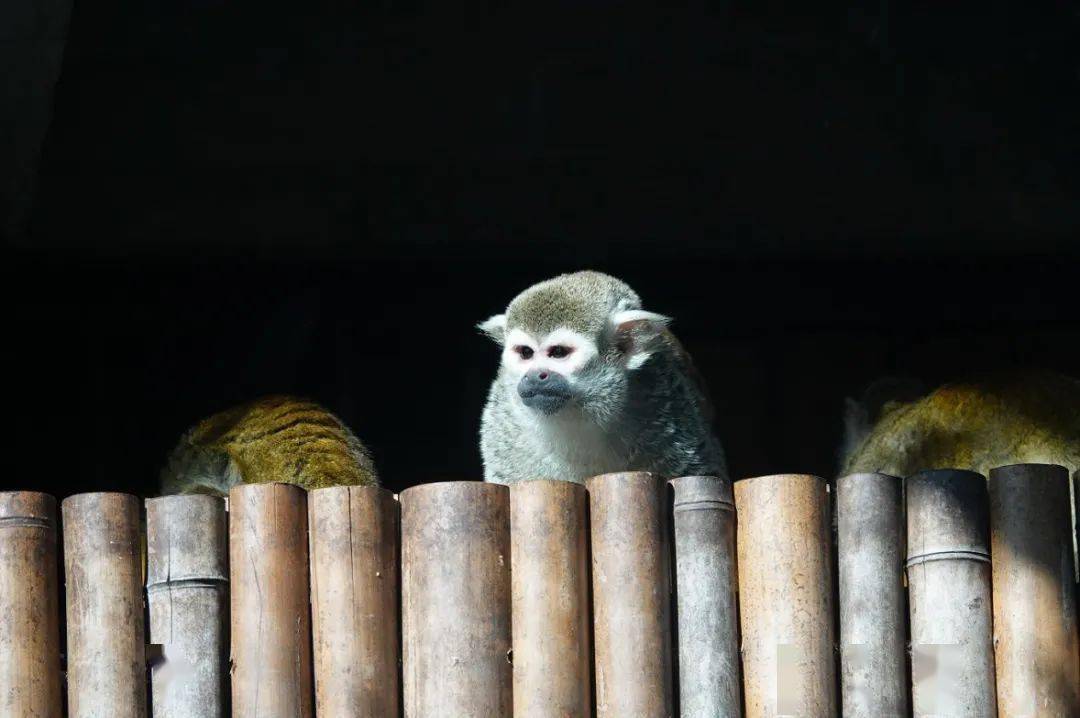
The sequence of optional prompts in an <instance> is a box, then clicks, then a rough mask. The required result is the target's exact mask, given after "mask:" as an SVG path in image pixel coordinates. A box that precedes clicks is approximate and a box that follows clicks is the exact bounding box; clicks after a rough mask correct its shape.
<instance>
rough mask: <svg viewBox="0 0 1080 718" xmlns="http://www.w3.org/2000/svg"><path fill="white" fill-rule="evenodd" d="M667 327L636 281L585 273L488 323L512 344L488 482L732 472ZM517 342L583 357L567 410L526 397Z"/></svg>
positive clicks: (492, 398)
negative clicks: (645, 305)
mask: <svg viewBox="0 0 1080 718" xmlns="http://www.w3.org/2000/svg"><path fill="white" fill-rule="evenodd" d="M668 321H669V320H668V319H667V318H666V317H662V316H660V315H657V314H653V313H651V312H645V311H643V310H641V300H640V298H639V297H638V295H637V294H636V293H635V292H634V290H632V289H631V288H630V287H629V286H628V285H627V284H626V283H624V282H622V281H620V280H618V279H616V278H614V277H611V276H608V275H606V274H601V273H599V272H592V271H582V272H575V273H573V274H564V275H560V276H558V277H555V278H554V279H550V280H547V281H544V282H540V283H539V284H536V285H534V286H532V287H530V288H528V289H526V290H525V291H523V292H522V293H521V294H519V295H518V296H517V297H515V298H514V300H513V301H511V302H510V305H509V306H508V307H507V310H506V312H505V314H501V315H496V316H495V317H492V318H491V319H489V320H488V321H486V322H484V323H482V324H481V325H480V328H481V329H482V330H484V331H485V332H486V333H487V334H488V335H490V336H491V337H492V338H493V339H495V341H497V342H498V343H499V344H500V345H501V346H502V347H503V361H502V363H501V364H500V367H499V371H498V374H497V376H496V377H495V380H494V381H493V382H492V384H491V388H490V391H489V392H488V401H487V405H486V406H485V408H484V412H483V418H482V422H481V431H480V447H481V453H482V455H483V461H484V478H485V480H487V481H492V482H496V483H504V484H505V483H511V482H515V481H520V480H523V479H533V478H553V479H562V480H568V481H576V482H583V481H584V480H585V479H586V478H588V477H590V476H595V475H598V474H602V473H608V472H614V471H628V470H642V471H651V472H654V473H657V474H659V475H662V476H669V477H674V476H684V475H690V474H704V475H719V476H724V475H726V466H725V462H724V453H723V450H722V449H721V446H720V443H719V442H718V441H717V439H716V438H715V437H714V436H713V434H712V431H711V429H710V426H709V424H710V418H711V411H710V408H709V402H708V399H707V395H706V392H705V388H704V385H703V383H702V382H701V380H700V378H699V377H698V375H697V373H696V371H695V370H694V367H693V364H692V362H691V360H690V357H689V356H688V355H687V353H686V352H685V351H684V350H683V349H682V347H681V346H680V345H679V343H678V341H677V340H676V339H675V337H674V335H672V334H671V332H670V331H668V330H667V328H666V324H667V322H668ZM514 337H518V341H522V342H528V343H529V345H530V346H535V348H536V349H535V350H536V352H538V353H537V354H536V356H537V357H540V356H541V355H542V354H543V353H544V352H545V351H550V347H552V346H554V348H556V349H557V348H558V345H560V344H562V343H563V342H566V343H567V346H568V347H569V348H570V349H571V350H572V351H573V352H575V353H574V354H571V355H570V356H569V357H567V358H566V359H565V364H566V366H568V367H570V368H569V369H567V371H566V372H564V373H565V374H566V377H567V384H568V385H569V387H570V388H569V399H568V400H567V401H566V404H565V405H564V406H561V408H559V409H558V410H557V411H554V412H551V413H548V412H546V411H541V410H538V409H536V408H533V407H530V406H528V405H527V404H526V402H524V401H523V399H522V397H521V396H520V382H521V381H522V378H523V374H522V372H523V371H524V370H525V369H526V368H527V364H523V365H522V366H520V367H519V366H518V365H517V364H518V363H521V362H522V358H521V357H518V358H515V357H514V356H513V355H512V350H513V348H514V347H513V346H512V343H513V342H512V340H513V338H514ZM508 340H511V341H509V342H508ZM545 347H548V348H549V349H545ZM532 351H533V350H532V349H530V350H529V352H528V353H530V354H531V352H532ZM549 356H554V354H549ZM548 366H552V367H554V368H555V369H559V368H560V366H561V365H560V364H559V360H558V359H551V360H549V364H548Z"/></svg>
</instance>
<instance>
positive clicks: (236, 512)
mask: <svg viewBox="0 0 1080 718" xmlns="http://www.w3.org/2000/svg"><path fill="white" fill-rule="evenodd" d="M229 587H230V589H231V591H230V593H231V601H230V608H231V611H230V612H231V615H232V640H231V646H232V648H231V652H232V711H233V713H232V714H233V716H234V717H235V718H263V717H264V716H275V717H276V716H282V717H283V718H284V717H288V718H309V717H310V716H311V715H312V711H313V705H312V704H313V700H312V699H313V695H312V678H311V630H310V623H311V622H310V606H309V593H308V543H307V501H306V496H305V494H304V490H303V489H301V488H299V487H297V486H293V485H291V484H242V485H240V486H236V487H234V488H233V489H232V491H230V492H229Z"/></svg>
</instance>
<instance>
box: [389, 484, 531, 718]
mask: <svg viewBox="0 0 1080 718" xmlns="http://www.w3.org/2000/svg"><path fill="white" fill-rule="evenodd" d="M401 610H402V647H403V651H402V653H403V658H404V662H403V681H402V682H403V684H404V702H405V716H406V718H434V716H484V718H507V717H508V716H510V714H511V710H512V705H513V695H512V691H513V677H512V666H511V660H512V655H511V653H510V646H511V643H510V495H509V490H508V489H507V487H505V486H502V485H499V484H488V483H482V482H478V481H451V482H441V483H433V484H424V485H422V486H414V487H413V488H410V489H406V490H405V491H403V492H402V493H401Z"/></svg>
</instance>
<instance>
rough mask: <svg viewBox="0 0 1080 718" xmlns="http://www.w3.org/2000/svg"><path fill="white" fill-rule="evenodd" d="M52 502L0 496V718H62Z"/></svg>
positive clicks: (43, 497) (44, 497)
mask: <svg viewBox="0 0 1080 718" xmlns="http://www.w3.org/2000/svg"><path fill="white" fill-rule="evenodd" d="M58 595H59V592H58V586H57V565H56V500H55V499H54V498H53V497H52V496H49V495H48V494H41V493H37V492H35V491H9V492H3V493H0V715H5V716H35V717H38V716H40V718H60V715H61V698H60V688H61V686H60V610H59V606H58Z"/></svg>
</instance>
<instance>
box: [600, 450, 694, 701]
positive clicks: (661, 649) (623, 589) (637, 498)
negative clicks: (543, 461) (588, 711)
mask: <svg viewBox="0 0 1080 718" xmlns="http://www.w3.org/2000/svg"><path fill="white" fill-rule="evenodd" d="M586 486H587V488H588V490H589V504H590V507H589V508H590V512H591V533H592V579H593V625H594V630H595V641H596V715H597V716H598V717H599V718H622V717H623V716H635V718H652V717H653V716H656V717H657V718H667V717H668V716H670V715H672V711H673V707H672V704H673V699H672V664H671V558H670V545H669V543H668V537H667V520H666V518H667V492H666V487H665V486H664V482H663V480H662V479H661V478H660V477H658V476H655V475H653V474H649V473H645V472H639V471H634V472H626V473H617V474H604V475H601V476H594V477H592V478H590V479H588V480H587V481H586Z"/></svg>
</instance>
